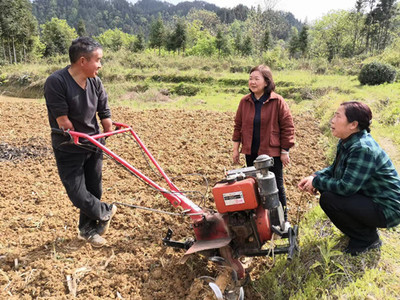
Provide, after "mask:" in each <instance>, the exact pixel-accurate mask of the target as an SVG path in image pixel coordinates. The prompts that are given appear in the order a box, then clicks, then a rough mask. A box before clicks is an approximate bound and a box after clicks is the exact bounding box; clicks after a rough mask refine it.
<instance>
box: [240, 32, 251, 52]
mask: <svg viewBox="0 0 400 300" xmlns="http://www.w3.org/2000/svg"><path fill="white" fill-rule="evenodd" d="M241 52H242V55H243V56H249V55H251V53H252V52H253V42H252V40H251V36H250V35H247V36H246V37H245V38H244V40H243V44H242V47H241Z"/></svg>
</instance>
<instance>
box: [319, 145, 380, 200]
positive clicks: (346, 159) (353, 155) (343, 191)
mask: <svg viewBox="0 0 400 300" xmlns="http://www.w3.org/2000/svg"><path fill="white" fill-rule="evenodd" d="M358 146H359V145H358ZM338 163H339V164H338V167H339V168H341V169H340V170H339V171H338V173H339V174H340V176H335V174H336V172H333V171H332V170H331V172H328V171H329V170H327V171H325V172H320V173H318V172H317V176H316V177H315V178H314V180H313V186H314V187H315V188H317V189H318V190H324V191H330V192H333V193H336V194H338V195H342V196H350V195H353V194H355V193H357V192H358V191H359V190H360V189H361V188H362V186H363V185H364V184H365V183H366V182H367V181H368V180H369V179H370V178H371V176H372V174H373V173H374V172H375V158H374V155H373V151H372V149H370V148H369V147H352V148H350V149H348V152H347V153H346V154H345V153H343V154H342V157H341V159H340V161H339V162H338ZM332 173H335V174H332Z"/></svg>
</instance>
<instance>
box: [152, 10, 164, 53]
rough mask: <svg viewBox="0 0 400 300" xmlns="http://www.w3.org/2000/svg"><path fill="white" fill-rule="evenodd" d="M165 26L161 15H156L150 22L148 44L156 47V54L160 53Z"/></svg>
mask: <svg viewBox="0 0 400 300" xmlns="http://www.w3.org/2000/svg"><path fill="white" fill-rule="evenodd" d="M164 37H165V28H164V23H163V20H162V18H161V15H159V16H158V19H157V20H156V21H153V22H152V23H151V28H150V35H149V41H150V44H149V46H150V47H151V48H158V55H161V46H162V45H163V44H164Z"/></svg>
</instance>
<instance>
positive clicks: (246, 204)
mask: <svg viewBox="0 0 400 300" xmlns="http://www.w3.org/2000/svg"><path fill="white" fill-rule="evenodd" d="M212 193H213V196H214V201H215V205H216V206H217V210H218V212H219V213H222V214H223V213H226V212H233V211H241V210H247V209H254V208H256V207H257V206H258V192H257V182H256V180H255V179H254V178H252V177H249V178H246V179H243V180H240V181H236V182H233V183H217V184H216V185H215V186H214V187H213V189H212Z"/></svg>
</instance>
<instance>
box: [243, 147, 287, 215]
mask: <svg viewBox="0 0 400 300" xmlns="http://www.w3.org/2000/svg"><path fill="white" fill-rule="evenodd" d="M257 156H258V154H251V155H248V154H246V165H247V166H248V167H250V166H253V165H254V161H255V160H256V158H257ZM273 159H274V166H273V167H272V168H270V169H269V170H270V171H271V172H272V173H274V174H275V180H276V186H277V188H278V190H279V201H280V202H281V204H282V207H283V210H284V212H285V216H286V192H285V187H284V185H283V166H282V161H281V158H280V157H279V156H276V157H273Z"/></svg>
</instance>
